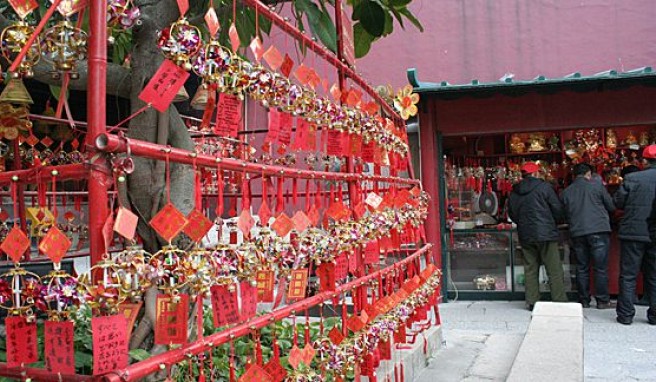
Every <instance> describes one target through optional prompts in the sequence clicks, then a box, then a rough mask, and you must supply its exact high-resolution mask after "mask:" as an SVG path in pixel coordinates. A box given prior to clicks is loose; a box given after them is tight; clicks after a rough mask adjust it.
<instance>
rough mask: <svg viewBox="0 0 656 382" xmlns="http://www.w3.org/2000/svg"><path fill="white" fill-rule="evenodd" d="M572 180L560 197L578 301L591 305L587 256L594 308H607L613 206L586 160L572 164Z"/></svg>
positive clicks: (608, 306)
mask: <svg viewBox="0 0 656 382" xmlns="http://www.w3.org/2000/svg"><path fill="white" fill-rule="evenodd" d="M573 173H574V176H575V177H576V178H575V179H574V182H572V184H571V185H569V187H567V188H566V189H565V191H563V195H562V199H563V204H564V205H565V212H566V213H567V221H568V222H569V234H570V237H571V238H572V252H574V255H575V256H576V286H577V288H578V291H579V302H580V303H581V305H583V307H584V308H589V307H590V258H592V261H593V263H594V266H593V269H594V282H595V299H596V300H597V309H608V308H611V307H613V306H612V305H611V304H610V295H609V294H608V248H609V244H610V217H609V215H608V214H609V213H612V212H613V211H615V205H614V204H613V200H612V199H611V197H610V195H609V194H608V192H607V191H606V188H605V187H604V186H603V185H602V184H601V183H599V182H597V181H594V180H592V169H591V168H590V166H589V165H587V164H585V163H579V164H577V165H576V166H574V171H573Z"/></svg>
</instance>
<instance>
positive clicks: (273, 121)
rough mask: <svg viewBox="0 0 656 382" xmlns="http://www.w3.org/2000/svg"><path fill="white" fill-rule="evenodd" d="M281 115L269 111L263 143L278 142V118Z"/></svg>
mask: <svg viewBox="0 0 656 382" xmlns="http://www.w3.org/2000/svg"><path fill="white" fill-rule="evenodd" d="M282 114H283V113H282V112H280V111H278V110H276V109H273V108H272V109H270V110H269V124H268V126H267V127H268V130H267V135H266V137H264V143H272V142H277V141H278V133H280V117H281V115H282Z"/></svg>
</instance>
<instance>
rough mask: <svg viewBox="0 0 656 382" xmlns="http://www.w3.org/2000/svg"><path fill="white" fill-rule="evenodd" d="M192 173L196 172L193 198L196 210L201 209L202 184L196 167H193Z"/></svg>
mask: <svg viewBox="0 0 656 382" xmlns="http://www.w3.org/2000/svg"><path fill="white" fill-rule="evenodd" d="M195 167H196V166H194V168H195ZM194 173H195V174H196V176H195V179H194V181H195V189H194V200H195V205H196V209H197V210H198V211H202V210H203V186H202V183H201V180H200V171H198V169H195V171H194Z"/></svg>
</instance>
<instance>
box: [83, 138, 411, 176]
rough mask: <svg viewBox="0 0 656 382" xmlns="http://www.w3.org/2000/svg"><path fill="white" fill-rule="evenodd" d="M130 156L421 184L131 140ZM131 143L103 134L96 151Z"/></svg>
mask: <svg viewBox="0 0 656 382" xmlns="http://www.w3.org/2000/svg"><path fill="white" fill-rule="evenodd" d="M129 144H130V152H131V153H132V155H136V156H142V157H146V158H151V159H158V160H166V158H167V157H168V158H169V160H170V161H172V162H177V163H184V164H189V165H193V164H194V163H196V165H198V166H201V167H210V168H216V165H217V163H221V167H222V168H223V169H224V170H229V171H240V172H242V171H243V172H248V173H255V174H260V175H262V174H264V175H273V176H284V177H285V178H299V179H316V178H320V179H329V180H340V181H359V182H360V181H365V180H378V181H384V182H387V183H396V184H408V185H418V184H419V183H420V182H419V181H418V180H416V179H407V178H397V177H385V176H370V175H363V174H346V173H340V172H325V171H309V170H299V169H290V168H287V167H282V166H269V165H263V164H259V163H251V162H246V161H243V160H240V159H232V158H217V157H214V156H210V155H198V154H196V153H195V152H191V151H186V150H182V149H177V148H171V147H167V146H162V145H158V144H156V143H151V142H146V141H140V140H137V139H130V140H129ZM127 146H128V143H127V141H126V139H125V138H121V137H118V136H116V135H112V134H102V135H100V136H98V138H97V139H96V148H97V149H99V150H102V151H105V152H127Z"/></svg>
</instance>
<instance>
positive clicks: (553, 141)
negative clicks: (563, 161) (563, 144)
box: [549, 134, 560, 151]
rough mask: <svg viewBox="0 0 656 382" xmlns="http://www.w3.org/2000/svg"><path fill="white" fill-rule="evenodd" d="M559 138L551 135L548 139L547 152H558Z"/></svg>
mask: <svg viewBox="0 0 656 382" xmlns="http://www.w3.org/2000/svg"><path fill="white" fill-rule="evenodd" d="M559 144H560V138H558V135H557V134H552V135H551V137H549V151H560V145H559Z"/></svg>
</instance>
